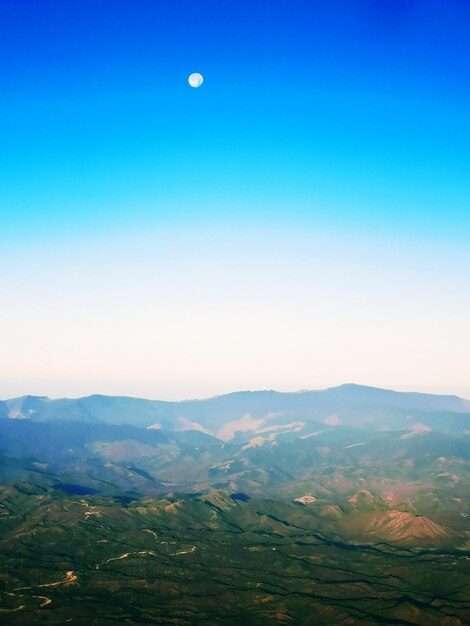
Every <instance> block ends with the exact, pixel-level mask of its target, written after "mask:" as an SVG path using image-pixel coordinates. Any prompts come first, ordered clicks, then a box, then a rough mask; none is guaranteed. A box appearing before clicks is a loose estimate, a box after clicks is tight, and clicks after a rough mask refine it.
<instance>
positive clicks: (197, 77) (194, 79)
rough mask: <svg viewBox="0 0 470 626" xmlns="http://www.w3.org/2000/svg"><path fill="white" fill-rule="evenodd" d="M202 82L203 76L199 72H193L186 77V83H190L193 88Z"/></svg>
mask: <svg viewBox="0 0 470 626" xmlns="http://www.w3.org/2000/svg"><path fill="white" fill-rule="evenodd" d="M203 82H204V76H203V75H202V74H199V72H194V73H193V74H191V76H190V77H189V78H188V83H189V84H190V85H191V87H194V88H195V89H196V88H197V87H200V86H201V85H202V83H203Z"/></svg>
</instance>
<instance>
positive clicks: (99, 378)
mask: <svg viewBox="0 0 470 626" xmlns="http://www.w3.org/2000/svg"><path fill="white" fill-rule="evenodd" d="M469 32H470V5H469V4H468V3H467V2H464V1H460V2H458V1H455V0H454V1H452V0H447V1H444V0H443V1H441V2H434V1H432V0H426V1H424V0H381V1H379V0H350V1H334V0H332V1H328V2H316V1H309V2H303V1H297V2H295V1H294V2H291V3H287V2H277V1H276V0H269V1H268V0H266V1H261V0H250V1H245V0H239V1H237V2H221V1H220V0H219V1H218V2H212V1H206V2H202V1H198V0H191V1H178V0H173V1H172V2H163V1H162V2H160V1H158V2H156V1H155V0H152V1H150V0H148V1H143V0H133V1H132V2H130V1H128V0H126V1H123V0H112V1H111V0H99V1H96V0H93V1H89V0H76V1H72V0H60V2H59V1H57V0H55V1H47V0H3V1H2V2H1V4H0V148H1V149H0V262H1V265H2V267H3V270H0V272H1V275H0V288H1V289H2V293H3V301H4V304H5V308H4V310H3V313H0V322H1V327H0V333H1V335H2V336H0V339H2V345H3V346H4V350H5V355H4V358H3V359H2V361H3V363H2V368H3V369H2V370H0V375H1V376H2V377H3V379H4V380H5V381H6V382H5V384H4V389H3V391H2V389H1V388H0V395H2V396H5V395H10V392H11V393H13V392H16V391H18V392H20V391H24V392H26V391H29V390H32V387H34V391H35V392H40V388H41V389H42V391H43V392H44V393H50V394H51V395H60V394H62V393H63V394H66V393H69V394H73V393H74V392H77V393H80V392H82V391H83V392H87V391H108V392H117V391H119V390H121V391H122V392H123V393H145V394H147V395H152V396H154V397H155V396H157V395H159V396H160V397H170V396H171V397H184V396H187V395H204V393H212V392H214V393H215V392H219V391H223V390H229V389H232V388H237V387H240V386H243V387H250V388H253V387H260V386H267V387H271V386H277V387H282V386H284V387H286V388H295V387H314V386H317V385H322V384H330V383H331V384H335V383H340V382H346V381H356V382H365V383H371V384H384V385H389V386H392V385H395V386H402V387H403V386H407V385H409V386H410V387H413V386H415V387H420V388H425V387H426V388H432V389H437V388H444V387H445V388H451V387H452V388H453V389H456V390H457V389H464V388H465V387H466V388H468V387H470V384H469V385H467V383H466V380H465V376H464V375H463V373H462V366H463V365H464V364H465V363H466V360H465V359H464V354H465V353H466V352H467V353H468V349H469V348H470V333H469V331H468V329H467V328H464V327H463V325H462V326H461V325H459V324H460V320H461V319H462V320H463V319H465V317H467V318H468V316H469V315H470V308H469V297H468V295H466V294H467V292H468V288H469V286H470V285H469V279H468V265H467V264H468V262H469V253H468V247H469V246H468V241H469V237H470V150H469V146H470V80H469V76H470V37H469V36H468V33H469ZM194 71H198V72H201V73H202V74H203V75H204V77H205V82H204V85H203V86H202V87H201V88H199V89H191V88H190V87H189V86H188V83H187V77H188V75H189V74H190V73H191V72H194ZM355 281H359V283H360V284H359V283H356V282H355ZM110 285H111V286H112V287H110ZM401 288H402V291H401ZM423 290H424V292H425V293H424V292H423ZM320 299H321V307H320V308H321V310H320V309H319V308H318V302H319V300H320ZM378 302H380V303H381V304H380V305H379V304H377V303H378ZM221 303H222V304H223V303H225V306H226V307H227V308H224V307H223V306H222V304H221ZM182 307H183V308H184V309H185V310H186V311H190V312H192V315H189V316H188V317H184V318H181V310H182ZM239 307H241V309H240V310H239V309H238V308H239ZM244 307H245V308H244ZM246 307H248V309H247V308H246ZM250 307H252V308H250ZM228 309H229V310H230V313H229V311H228ZM77 311H81V313H82V314H81V315H79V314H78V313H77ZM267 311H269V313H267ZM232 314H233V319H232V317H231V315H232ZM2 315H3V317H2ZM266 316H267V322H266V324H267V325H263V319H265V318H266ZM428 316H430V317H428ZM423 318H424V319H423ZM106 320H111V325H110V327H109V328H108V326H107V322H106ZM423 324H424V326H423ZM426 324H428V325H426ZM61 328H62V330H61ZM256 329H258V330H256ZM267 329H268V330H267ZM368 329H369V330H368ZM131 336H132V337H133V339H132V340H131V338H130V337H131ZM122 337H126V338H127V339H126V341H124V343H126V342H127V343H126V346H125V347H123V348H122V350H120V351H119V350H118V351H116V349H115V347H114V348H111V346H112V345H114V344H115V343H120V341H121V340H122ZM118 338H119V341H118ZM273 345H275V346H277V347H276V349H275V350H274V351H272V350H273V348H272V346H273ZM430 345H431V346H434V348H433V349H431V348H430V347H429V346H430ZM84 346H86V349H85V348H84ZM410 352H413V354H412V355H411V356H410ZM353 355H357V358H356V359H354V358H353ZM244 358H246V360H247V362H249V363H250V364H251V366H248V367H247V368H246V367H245V366H244V365H242V363H243V359H244ZM400 358H402V359H403V363H402V364H401V365H400ZM410 359H411V361H412V363H411V364H410ZM358 360H359V361H360V362H359V363H358V362H357V361H358ZM423 361H424V363H423ZM162 362H166V363H169V364H170V365H168V368H167V369H165V367H164V366H163V365H162ZM405 362H407V363H408V365H406V364H405ZM86 363H88V364H89V365H88V368H87V366H86ZM93 363H94V364H95V365H94V366H92V365H91V364H93ZM117 363H119V364H120V365H119V367H118V366H117V365H116V364H117ZM296 363H297V364H298V365H297V366H296V365H295V364H296ZM322 363H323V364H324V366H322ZM341 363H342V364H343V365H340V364H341ZM389 363H392V364H393V366H392V365H388V364H389ZM124 364H125V365H124ZM184 364H186V365H184ZM250 367H251V369H250ZM194 370H197V372H200V375H199V378H198V374H194ZM377 372H378V373H377ZM132 376H134V379H133V378H132ZM77 381H81V382H77ZM138 381H144V382H143V383H142V384H141V385H140V383H139V382H138ZM26 387H28V388H26ZM199 391H200V393H198V392H199Z"/></svg>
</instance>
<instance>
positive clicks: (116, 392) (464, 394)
mask: <svg viewBox="0 0 470 626" xmlns="http://www.w3.org/2000/svg"><path fill="white" fill-rule="evenodd" d="M76 384H78V385H79V381H78V383H76ZM342 385H358V386H364V387H373V388H377V389H384V390H391V391H401V392H414V393H424V394H433V395H453V396H458V397H460V398H463V399H465V400H468V401H470V389H458V388H457V389H455V388H450V389H449V388H445V387H441V388H427V387H419V388H418V387H413V386H403V387H400V386H396V385H370V384H367V383H357V382H351V381H348V382H340V383H337V384H324V385H319V386H314V385H310V386H307V387H299V388H294V387H282V386H279V387H273V386H266V387H257V388H248V387H247V388H241V387H240V388H226V389H225V388H223V389H221V390H219V391H216V392H214V393H211V392H210V391H208V392H207V393H205V394H204V393H202V392H201V393H199V394H198V393H197V390H195V391H196V393H195V394H192V395H191V394H188V395H183V396H178V395H165V393H164V390H162V393H161V394H160V395H158V394H156V395H155V393H150V392H151V388H152V386H151V384H150V383H149V387H148V391H149V392H148V393H147V392H146V391H145V389H146V387H145V385H142V384H141V385H140V386H137V387H136V388H135V389H136V392H135V393H134V392H132V387H130V390H131V391H130V392H129V393H124V392H123V391H122V387H119V386H113V385H111V386H109V387H108V391H102V390H101V391H99V390H93V391H87V389H90V388H93V387H92V386H90V385H87V384H84V386H83V390H82V391H81V392H80V391H78V389H81V387H80V386H78V387H77V391H76V392H72V393H65V394H61V393H57V394H50V393H42V392H35V393H32V392H31V391H27V392H25V393H18V392H15V389H16V387H15V386H12V390H13V392H14V393H10V394H8V393H7V394H6V393H2V394H1V395H0V401H1V400H10V399H12V398H19V397H23V396H29V395H31V396H42V397H47V398H50V399H51V400H58V399H60V398H70V399H79V398H82V397H87V396H92V395H102V396H121V397H133V398H143V399H146V400H162V401H167V402H183V401H186V400H207V399H209V398H212V397H218V396H222V395H226V394H230V393H237V392H257V391H277V392H282V393H301V392H306V391H323V390H325V389H330V388H334V387H339V386H342ZM32 386H33V387H35V388H38V384H37V381H36V383H35V384H33V383H32ZM46 387H47V385H46ZM22 388H23V386H22V385H21V386H18V388H17V389H22ZM71 389H73V387H71ZM139 389H142V393H140V392H139V391H138V390H139Z"/></svg>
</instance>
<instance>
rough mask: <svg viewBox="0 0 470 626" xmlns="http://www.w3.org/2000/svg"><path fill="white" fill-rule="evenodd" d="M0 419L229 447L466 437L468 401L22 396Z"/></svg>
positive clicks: (343, 390) (361, 392) (340, 394)
mask: <svg viewBox="0 0 470 626" xmlns="http://www.w3.org/2000/svg"><path fill="white" fill-rule="evenodd" d="M1 418H3V419H6V418H10V419H28V420H31V421H35V422H53V421H60V422H85V423H90V424H92V423H94V424H112V425H122V424H128V425H132V426H136V427H141V428H154V429H159V428H161V429H164V430H169V431H184V430H198V431H201V432H204V433H206V434H209V435H211V436H213V437H216V438H219V439H223V440H225V441H228V440H249V439H250V438H251V437H252V436H253V435H254V434H259V435H262V434H266V433H271V434H274V433H276V432H288V431H293V432H297V433H300V434H302V433H305V434H307V433H308V432H309V430H311V426H312V424H315V427H317V426H318V424H326V425H328V426H338V425H344V426H354V427H362V428H369V429H374V430H402V429H413V427H415V428H418V429H419V428H425V429H429V430H440V431H444V432H465V431H467V430H470V401H468V400H465V399H463V398H459V397H457V396H450V395H449V396H446V395H432V394H424V393H409V392H397V391H391V390H385V389H378V388H374V387H366V386H361V385H354V384H346V385H341V386H339V387H333V388H330V389H325V390H320V391H299V392H295V393H281V392H277V391H241V392H236V393H230V394H226V395H222V396H217V397H214V398H209V399H206V400H187V401H182V402H165V401H160V400H145V399H142V398H131V397H124V396H104V395H92V396H87V397H84V398H77V399H68V398H61V399H57V400H51V399H50V398H47V397H43V396H22V397H20V398H14V399H11V400H6V401H2V402H0V419H1Z"/></svg>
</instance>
